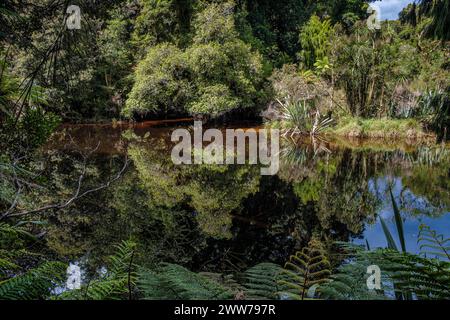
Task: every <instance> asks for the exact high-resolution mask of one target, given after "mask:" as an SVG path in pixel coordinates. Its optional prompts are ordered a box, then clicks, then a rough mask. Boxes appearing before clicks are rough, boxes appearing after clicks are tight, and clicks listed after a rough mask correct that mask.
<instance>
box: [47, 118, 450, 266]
mask: <svg viewBox="0 0 450 320" xmlns="http://www.w3.org/2000/svg"><path fill="white" fill-rule="evenodd" d="M190 126H192V120H190V119H184V120H183V121H182V122H177V123H172V122H147V123H139V124H126V123H118V124H116V125H77V126H69V125H66V126H63V127H62V128H61V129H60V131H59V132H58V133H57V134H56V135H55V136H54V138H53V140H52V141H51V143H49V145H47V146H46V148H45V149H44V150H43V153H44V154H46V155H47V156H48V157H47V158H48V159H50V160H49V161H50V164H51V165H50V167H51V168H52V170H53V172H52V175H53V176H54V177H55V181H57V184H58V188H60V189H62V190H64V188H69V187H68V185H67V184H68V183H69V181H71V179H70V177H72V179H73V176H76V166H74V165H71V164H70V163H69V161H66V158H70V159H74V158H75V159H76V158H77V157H78V154H79V153H83V152H89V150H91V151H92V150H94V152H92V155H91V158H90V167H89V173H90V177H89V179H87V180H88V183H91V184H92V185H95V183H96V181H101V180H102V179H105V177H106V176H108V175H110V174H112V173H114V172H116V171H117V168H118V167H120V162H121V161H122V159H123V158H124V157H125V156H126V157H128V158H129V159H130V160H131V165H130V167H129V168H128V170H127V172H126V173H125V175H124V176H123V177H122V179H121V180H120V181H119V182H117V183H116V184H114V186H113V187H111V188H110V189H107V190H105V191H103V192H101V193H98V194H95V195H92V196H89V197H86V198H85V199H83V200H82V201H80V202H78V203H76V204H75V205H73V206H72V207H70V208H68V209H65V210H63V212H60V213H59V214H55V215H53V216H52V217H51V219H50V224H49V226H48V230H47V234H48V239H49V240H48V246H49V247H50V249H52V250H53V251H54V252H56V253H57V254H59V255H61V256H65V257H67V258H69V259H79V258H80V257H83V259H85V258H86V257H88V261H89V263H88V264H89V265H90V266H91V267H92V269H93V270H94V269H95V268H96V267H97V266H99V265H101V263H102V261H103V259H104V257H105V256H106V255H107V254H109V253H110V252H111V251H112V250H113V248H112V244H114V243H118V242H119V241H120V240H122V239H128V238H134V239H138V240H139V241H138V242H139V243H140V245H141V255H140V259H142V260H145V262H146V263H150V264H151V263H155V264H156V263H158V262H160V261H165V262H175V263H178V264H183V265H185V266H187V267H189V268H191V269H192V270H194V271H215V272H218V271H235V270H241V269H243V268H247V267H248V266H253V265H255V264H257V263H259V262H267V261H272V262H277V263H284V262H285V261H286V259H287V257H288V256H289V255H290V254H292V252H294V250H296V249H299V248H301V247H302V246H303V245H305V244H306V243H307V242H308V241H309V239H310V238H311V237H312V236H313V235H319V236H321V237H322V238H323V239H326V240H327V242H329V243H332V242H333V241H336V240H339V241H349V240H353V241H355V242H357V243H361V244H364V243H365V241H366V240H367V241H368V242H369V244H370V246H371V247H378V246H380V247H385V246H386V243H385V239H384V234H383V232H382V230H381V227H380V225H379V220H378V217H379V216H382V217H383V218H385V220H386V221H387V222H388V223H390V227H391V228H394V222H393V217H392V208H391V207H390V205H391V202H390V198H389V196H388V190H389V187H390V186H392V187H393V191H394V195H395V197H396V198H397V200H398V201H399V203H400V207H401V211H402V216H403V219H404V220H405V233H406V240H407V247H408V250H409V251H412V252H417V251H418V248H417V245H416V239H417V232H418V226H419V225H420V224H421V223H426V224H428V225H430V226H431V227H432V228H434V229H436V230H437V231H438V232H439V233H442V234H444V235H445V236H449V235H450V228H449V227H450V215H449V209H448V208H449V207H450V149H449V148H448V147H445V146H435V145H426V144H422V145H417V144H414V143H408V142H402V143H399V144H395V143H393V142H392V141H390V142H386V141H384V142H383V141H369V140H339V139H330V141H325V140H323V139H314V140H311V139H310V138H306V139H300V140H283V141H282V143H281V152H280V155H281V165H280V170H279V172H278V174H277V175H274V176H261V174H260V170H259V168H258V167H257V166H252V165H229V166H221V165H189V166H187V165H181V166H175V165H174V164H173V163H172V161H171V158H170V151H171V149H172V147H173V146H174V143H172V142H171V141H170V140H171V139H170V138H171V133H172V131H173V130H174V128H178V127H190ZM252 127H254V126H253V125H252V124H249V123H242V124H236V125H235V126H233V128H244V129H245V128H252ZM122 162H123V161H122Z"/></svg>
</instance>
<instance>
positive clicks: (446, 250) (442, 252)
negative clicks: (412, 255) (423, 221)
mask: <svg viewBox="0 0 450 320" xmlns="http://www.w3.org/2000/svg"><path fill="white" fill-rule="evenodd" d="M417 242H418V243H419V244H420V250H421V254H422V255H424V256H433V257H436V258H444V259H446V260H448V261H450V238H444V236H443V235H441V234H437V233H436V231H434V230H431V228H430V227H428V226H426V225H421V226H420V228H419V239H418V241H417ZM424 249H426V250H424Z"/></svg>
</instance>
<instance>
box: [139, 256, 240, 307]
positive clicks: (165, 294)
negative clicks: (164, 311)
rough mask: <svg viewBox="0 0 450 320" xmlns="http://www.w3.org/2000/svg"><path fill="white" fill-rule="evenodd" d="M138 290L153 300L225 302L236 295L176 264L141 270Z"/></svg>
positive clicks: (145, 297)
mask: <svg viewBox="0 0 450 320" xmlns="http://www.w3.org/2000/svg"><path fill="white" fill-rule="evenodd" d="M137 283H138V288H139V289H140V291H141V292H142V295H143V297H144V299H151V300H165V299H171V300H225V299H232V298H233V297H234V293H233V292H232V291H231V290H230V289H229V288H226V287H225V286H223V285H221V284H220V283H218V282H216V281H214V280H211V279H210V278H208V277H206V276H203V275H201V274H197V273H195V272H191V271H189V270H187V269H186V268H184V267H182V266H179V265H174V264H162V265H161V266H160V267H159V268H158V269H157V270H155V271H153V270H147V269H141V270H140V271H139V273H138V281H137Z"/></svg>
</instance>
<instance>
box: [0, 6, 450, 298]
mask: <svg viewBox="0 0 450 320" xmlns="http://www.w3.org/2000/svg"><path fill="white" fill-rule="evenodd" d="M369 2H370V1H363V0H337V1H336V0H318V1H299V0H280V1H271V0H227V1H218V0H196V1H194V0H107V1H95V2H92V1H90V0H78V1H75V0H74V1H73V3H74V4H76V5H79V6H80V7H81V12H82V17H81V18H82V19H81V29H79V30H69V29H68V28H67V27H66V22H67V18H68V16H67V12H66V9H67V1H65V0H27V1H14V0H3V1H2V3H1V4H0V26H1V28H0V299H14V300H16V299H68V300H72V299H79V300H85V299H86V300H105V299H129V300H133V299H299V300H304V299H310V298H320V299H394V298H395V299H448V298H449V297H450V289H449V288H450V274H449V273H450V271H449V268H450V266H449V260H450V253H449V252H450V248H449V242H450V239H447V238H445V237H444V236H443V235H439V234H438V233H437V232H435V231H433V230H431V228H429V227H427V226H422V227H421V228H420V230H419V239H418V241H419V247H420V251H421V252H420V254H413V253H409V252H408V250H407V249H408V248H407V246H406V240H405V231H404V229H403V220H402V219H403V217H404V215H405V214H411V215H418V216H420V215H421V214H423V215H425V213H424V212H426V214H428V215H434V216H439V215H442V213H443V212H445V210H448V206H449V205H450V202H449V200H448V199H450V197H449V190H450V184H449V181H450V179H449V172H450V168H449V167H450V164H449V163H450V161H449V153H448V150H447V149H445V147H441V148H437V147H433V146H432V147H428V146H427V147H420V148H419V149H418V151H417V152H415V153H412V154H410V153H407V152H403V150H395V152H389V151H385V149H383V150H382V152H379V153H377V154H376V156H374V157H371V156H369V154H368V153H367V152H366V151H367V150H365V149H364V147H359V149H358V148H357V149H358V150H357V152H354V153H353V152H351V151H350V150H349V148H347V149H346V150H344V151H342V152H341V151H340V152H336V153H335V154H332V155H331V151H330V150H329V149H328V148H329V147H330V143H328V142H327V143H325V142H323V141H322V138H321V137H320V136H321V135H329V136H332V135H334V138H337V137H338V136H351V137H375V138H384V139H391V138H403V139H406V138H408V139H416V140H419V139H424V140H425V139H427V138H429V137H430V136H431V135H432V134H431V132H434V133H435V135H436V137H437V138H438V140H447V139H448V138H449V130H450V103H449V101H450V98H449V89H450V85H449V79H450V67H449V58H450V50H449V40H450V35H449V29H448V26H449V24H450V23H449V18H450V13H449V9H450V8H449V6H450V1H449V0H422V1H419V2H418V3H414V4H411V5H409V6H408V7H407V8H405V9H404V10H403V11H402V13H401V14H400V17H399V20H395V21H385V22H383V23H382V25H381V29H380V30H370V29H369V28H368V27H367V23H366V22H367V21H366V19H367V15H368V14H367V7H368V4H369ZM265 109H267V110H265ZM263 110H265V111H263ZM262 111H263V112H262ZM261 114H263V115H264V114H269V116H268V117H267V118H268V119H269V120H274V121H273V122H272V123H271V124H267V125H268V126H273V127H275V128H281V129H283V132H282V133H283V136H284V137H285V138H289V139H286V140H288V141H283V145H282V150H281V153H280V154H281V161H282V163H281V168H280V172H279V174H278V175H277V176H274V177H261V175H260V174H259V168H258V167H257V166H250V165H242V166H237V165H236V166H235V165H230V166H220V165H210V164H203V165H198V166H176V165H174V164H173V162H172V161H171V159H170V157H169V156H167V154H166V151H167V150H166V149H167V140H168V136H166V135H164V136H158V134H155V136H152V134H150V130H149V131H148V132H147V134H145V135H143V137H141V136H137V135H134V134H133V133H132V130H130V131H127V132H125V133H124V134H123V136H120V138H118V139H116V138H117V137H114V135H115V134H118V135H121V134H122V133H123V132H122V131H121V130H117V131H115V129H116V128H117V127H119V128H120V126H122V125H123V122H119V121H116V120H117V119H125V120H129V121H130V122H132V121H133V120H139V119H150V118H156V119H161V118H172V117H181V116H190V117H194V118H200V119H202V120H204V121H209V120H214V121H224V122H226V123H228V122H227V121H229V120H243V119H251V120H253V119H258V120H261ZM62 121H66V122H87V121H112V122H113V123H114V125H113V126H112V127H107V126H105V127H102V126H99V128H100V129H99V130H103V129H102V128H106V129H105V130H110V132H108V134H111V136H108V138H107V139H103V141H101V143H99V142H98V141H95V143H94V144H93V146H92V144H91V143H90V142H91V141H88V140H89V139H91V136H90V133H91V132H90V131H89V130H90V129H88V128H89V126H86V127H83V129H82V130H86V131H88V134H83V135H82V138H81V139H76V137H75V138H74V137H72V136H71V132H70V130H67V131H66V128H65V127H63V128H62V129H61V130H60V131H59V135H58V136H54V137H53V139H52V141H53V142H55V141H57V142H58V141H60V143H61V144H64V146H63V147H62V148H61V149H63V151H61V152H59V151H56V150H53V149H52V148H51V147H49V146H48V145H47V143H48V142H49V140H50V137H51V136H52V134H54V133H55V130H56V128H57V127H58V126H59V125H60V123H61V122H62ZM136 128H137V129H136V132H139V130H140V128H139V125H137V126H136ZM142 128H144V129H147V127H146V126H145V124H143V125H142ZM152 129H153V128H152ZM117 132H120V133H117ZM152 133H153V131H152ZM163 134H167V132H163ZM303 135H309V137H308V139H311V143H309V144H308V145H307V146H305V145H302V143H303V141H302V140H301V139H302V137H301V136H303ZM93 137H94V138H93V139H95V137H96V136H95V135H93ZM109 138H111V139H109ZM58 139H59V140H58ZM75 141H78V142H80V141H81V144H82V145H76V143H75ZM84 143H85V144H84ZM108 143H109V144H111V145H112V144H114V146H113V147H111V148H110V149H109V148H108V147H104V145H103V144H105V145H108ZM332 143H334V141H333V142H332ZM346 143H348V144H349V145H350V146H351V144H352V143H353V142H351V141H347V142H346ZM109 153H112V154H114V156H109ZM105 154H107V155H108V156H105ZM119 156H121V157H122V156H123V157H125V160H120V161H119V160H118V158H119ZM102 157H103V158H102ZM105 158H107V160H108V161H103V162H102V159H103V160H104V159H105ZM128 158H130V160H129V159H128ZM106 162H107V163H106ZM119 162H120V164H119ZM399 166H403V168H402V169H405V168H406V169H405V170H407V174H405V175H404V176H403V178H402V181H401V183H402V185H403V186H404V190H402V191H401V192H400V196H399V197H400V198H401V200H402V201H401V202H399V201H398V199H396V198H395V197H394V193H393V191H392V186H391V185H390V184H389V186H388V187H386V190H384V193H385V196H386V197H388V199H389V200H390V201H392V211H393V221H394V222H395V226H396V231H397V235H398V241H397V237H396V236H394V235H393V234H392V233H391V231H390V229H389V226H388V222H387V221H385V220H384V219H383V218H381V217H380V225H381V230H383V232H384V234H385V236H386V240H387V247H388V248H387V249H376V250H370V249H368V250H366V249H363V248H361V247H356V246H353V245H350V244H348V243H345V244H342V243H341V244H340V245H339V246H337V248H335V247H334V243H335V241H336V240H344V241H348V240H349V239H350V238H351V237H353V236H360V235H361V234H362V233H363V231H364V227H365V226H366V224H367V223H370V222H372V223H373V222H374V221H376V218H377V215H376V213H377V211H378V210H377V209H378V207H379V205H380V203H379V202H380V198H381V197H380V195H379V194H378V193H379V190H380V189H379V188H378V185H377V184H378V183H381V184H386V185H388V183H387V182H385V181H381V182H380V179H378V178H379V177H378V176H377V174H378V171H377V169H378V168H380V167H382V168H388V169H389V170H390V171H389V172H388V173H387V174H386V175H389V176H393V177H395V176H396V170H397V169H398V167H399ZM116 167H119V169H118V170H114V169H115V168H116ZM128 167H132V170H130V172H129V171H127V170H126V169H127V168H128ZM113 171H114V172H113ZM386 172H387V171H386ZM119 180H120V183H118V184H114V183H115V182H118V181H119ZM104 190H107V192H102V191H104ZM374 190H375V191H374ZM408 192H410V193H414V194H415V195H416V196H417V198H419V197H423V199H424V200H423V202H421V203H419V204H412V205H411V206H410V208H405V206H407V204H408V201H407V200H408V199H407V194H408ZM405 203H406V205H405ZM424 203H425V205H423V204H424ZM424 206H427V208H424ZM406 209H408V210H409V212H406V211H407V210H406ZM124 239H131V240H124ZM114 243H118V245H117V246H113V245H112V244H114ZM267 243H270V244H271V245H270V246H268V245H267ZM331 247H333V248H332V249H333V250H334V251H333V252H334V253H335V254H334V255H332V254H330V251H331V250H332V249H331ZM74 261H75V262H76V263H77V264H80V265H81V266H83V272H84V274H83V278H82V279H81V280H82V285H81V288H79V289H74V290H71V289H69V288H67V285H65V281H66V280H67V274H66V267H67V265H68V264H69V262H71V263H73V262H74ZM254 261H259V262H261V261H265V262H263V263H259V264H256V265H255V263H254ZM369 264H376V265H379V266H380V267H381V268H382V269H383V270H384V271H385V273H384V278H383V288H382V290H376V291H369V290H367V287H366V286H365V280H366V278H367V273H366V268H367V266H368V265H369Z"/></svg>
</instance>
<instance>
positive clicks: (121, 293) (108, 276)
mask: <svg viewBox="0 0 450 320" xmlns="http://www.w3.org/2000/svg"><path fill="white" fill-rule="evenodd" d="M135 246H136V244H135V243H134V242H131V241H123V242H122V243H121V244H120V245H118V246H117V247H116V250H117V251H116V253H115V254H114V255H113V256H110V257H109V264H108V265H107V266H106V268H107V271H106V273H105V274H104V275H102V276H101V277H100V278H98V279H94V280H92V281H90V282H89V283H88V284H87V285H84V286H82V287H81V288H80V289H77V290H72V291H66V292H64V293H63V294H61V295H60V296H58V297H54V298H56V299H64V300H81V299H88V300H113V299H131V298H132V294H133V290H134V287H135V281H136V271H135V270H136V265H135V264H134V262H133V257H134V252H135Z"/></svg>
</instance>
